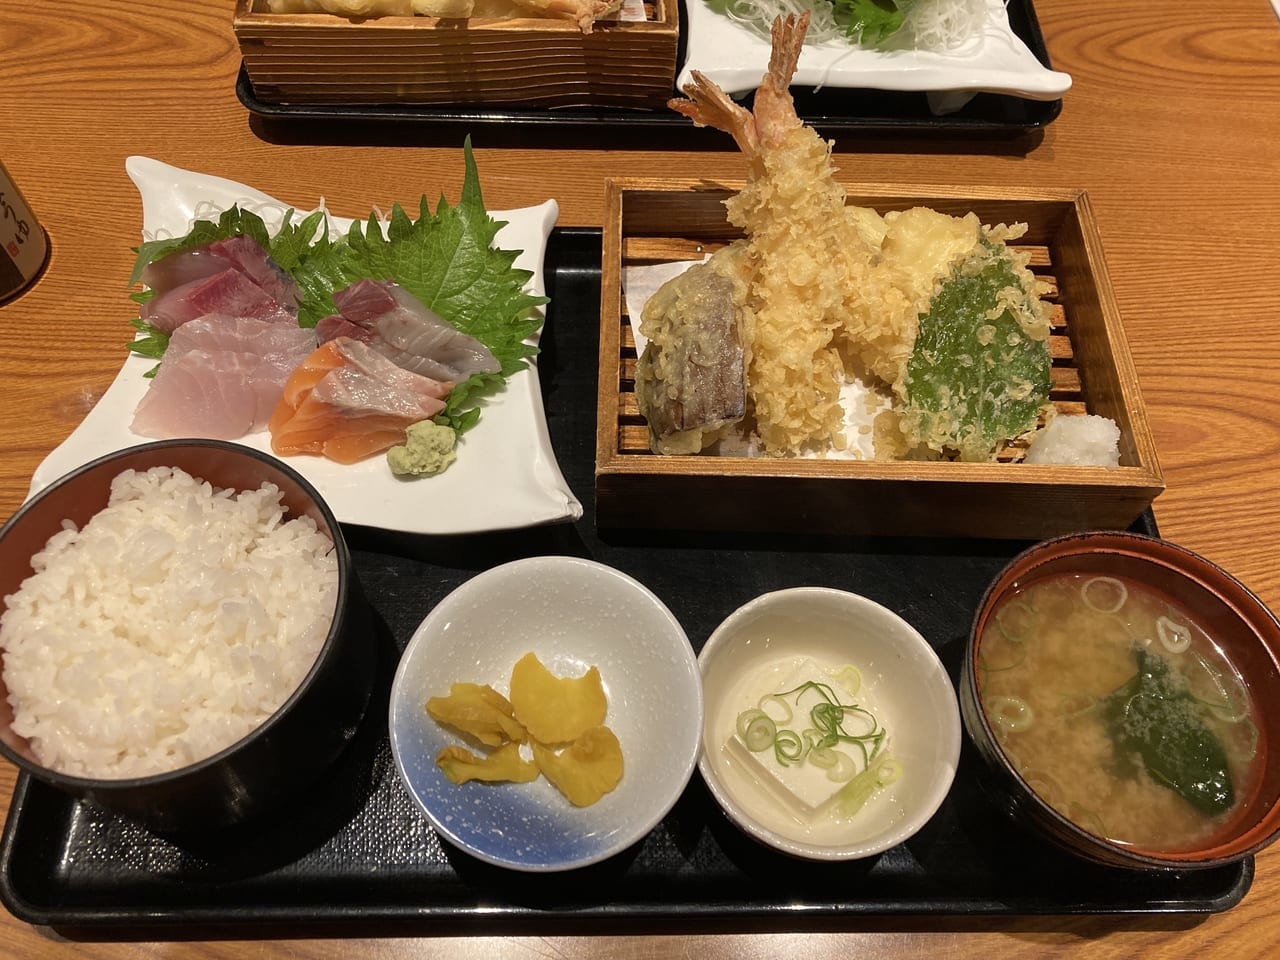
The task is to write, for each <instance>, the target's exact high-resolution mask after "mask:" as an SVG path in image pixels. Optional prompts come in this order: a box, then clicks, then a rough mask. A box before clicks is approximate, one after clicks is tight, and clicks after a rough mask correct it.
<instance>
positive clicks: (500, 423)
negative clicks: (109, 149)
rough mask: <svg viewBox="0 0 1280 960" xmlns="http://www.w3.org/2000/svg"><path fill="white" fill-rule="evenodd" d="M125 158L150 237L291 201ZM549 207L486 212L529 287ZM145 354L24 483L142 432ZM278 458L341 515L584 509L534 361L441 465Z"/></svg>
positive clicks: (433, 521) (467, 519)
mask: <svg viewBox="0 0 1280 960" xmlns="http://www.w3.org/2000/svg"><path fill="white" fill-rule="evenodd" d="M125 169H126V171H127V172H128V174H129V177H130V179H132V180H133V182H134V183H135V184H136V185H137V187H138V191H139V192H140V193H141V195H142V210H143V224H142V229H143V236H144V238H145V239H148V240H150V239H155V238H159V237H170V236H182V235H183V234H185V233H186V232H187V231H188V230H189V229H190V225H191V223H192V221H194V220H197V219H214V218H216V216H217V214H218V213H219V212H220V211H222V210H225V209H227V208H228V207H230V206H232V205H233V204H239V205H240V206H241V207H243V208H246V209H249V210H252V211H254V212H255V213H257V214H258V215H259V216H261V217H262V218H263V220H264V221H265V222H266V224H267V228H268V229H269V230H274V229H276V228H277V227H278V226H279V224H280V221H281V218H282V216H283V214H284V212H285V211H286V210H287V209H289V208H290V207H291V206H296V205H292V204H285V203H281V202H280V201H279V200H276V199H275V198H273V197H269V196H267V195H266V194H264V193H260V192H259V191H257V190H254V189H253V188H251V187H247V186H245V185H244V184H240V183H236V182H234V181H232V180H224V179H222V178H220V177H210V176H206V175H204V174H199V173H193V172H191V171H187V170H180V169H178V168H177V167H171V166H169V165H168V164H165V163H160V162H159V161H156V160H151V159H148V158H146V157H130V158H129V159H128V161H127V162H126V164H125ZM410 200H412V202H413V205H412V207H410V209H411V211H416V199H415V198H410ZM296 208H297V209H298V210H299V214H298V215H297V216H302V215H305V209H304V208H302V207H296ZM387 212H389V211H387ZM558 213H559V208H558V207H557V205H556V202H555V201H554V200H548V201H546V202H545V203H543V204H541V205H539V206H536V207H525V208H523V209H520V210H507V211H493V212H492V216H493V218H494V219H495V220H497V221H500V222H501V221H505V222H506V226H504V227H503V228H502V229H501V230H500V231H499V232H498V235H497V237H496V239H495V241H494V242H495V244H496V245H497V246H499V247H502V248H503V249H508V250H510V249H518V250H521V251H523V252H522V253H521V254H520V256H519V257H517V258H516V261H515V265H516V266H517V267H520V268H523V269H525V270H531V271H533V277H532V278H531V279H530V280H529V283H528V285H527V286H526V290H527V291H528V292H529V293H532V294H534V295H538V296H541V295H542V294H543V293H544V292H545V288H544V286H543V278H542V259H543V255H544V253H545V251H546V245H547V237H548V235H549V234H550V232H551V228H552V226H553V225H554V224H555V221H556V216H557V214H558ZM330 222H331V225H332V227H333V228H334V229H335V230H337V231H341V232H345V231H346V229H347V228H348V227H349V226H350V224H351V221H350V220H348V219H343V218H341V217H331V218H330ZM131 306H132V305H131V304H130V302H129V301H128V300H127V299H125V298H124V297H122V298H121V303H120V332H121V340H122V341H123V340H124V339H125V335H126V334H127V332H128V330H129V327H128V326H127V322H128V319H129V317H130V316H136V314H134V313H131ZM534 340H535V342H536V336H535V338H534ZM122 348H123V343H122ZM535 359H536V358H535ZM153 366H155V361H154V360H149V359H146V358H144V357H137V356H134V355H132V354H131V355H130V356H129V358H128V359H127V360H125V363H124V366H123V367H122V368H121V370H120V373H119V374H118V375H117V376H116V379H115V380H114V381H113V382H112V384H111V386H110V387H109V388H108V389H107V392H106V393H105V394H103V396H102V399H101V400H99V401H98V404H97V406H95V407H94V408H93V409H92V410H91V411H90V412H89V414H88V416H86V417H85V419H84V421H83V422H82V423H81V424H80V426H78V427H77V428H76V429H75V431H74V432H73V433H72V434H71V436H70V437H68V438H67V439H66V440H65V441H64V442H63V443H62V444H61V445H60V446H59V447H58V448H57V449H55V450H54V451H53V452H52V453H50V454H49V456H48V457H47V458H46V459H45V460H44V462H43V463H41V464H40V466H39V467H38V468H36V472H35V474H34V476H33V477H32V479H31V491H30V492H31V493H32V494H34V493H36V492H37V491H39V490H41V489H42V488H44V487H45V486H47V485H49V484H50V483H52V482H53V481H55V480H57V479H58V478H59V477H61V476H62V475H63V474H65V473H67V472H68V471H70V470H73V469H74V468H76V467H78V466H80V465H81V464H84V463H87V462H89V461H90V460H93V459H95V458H97V457H99V456H101V455H103V454H105V453H110V452H112V451H114V450H119V449H122V448H124V447H130V446H134V445H136V444H139V443H145V442H148V441H149V440H150V439H151V438H148V437H141V436H138V435H137V434H135V433H133V432H132V431H131V430H130V429H129V424H130V423H131V422H132V420H133V411H134V408H135V407H136V406H137V405H138V401H139V400H140V399H141V398H142V396H143V394H144V393H145V392H146V390H147V386H148V384H149V383H150V381H149V380H147V379H146V378H145V377H144V376H143V375H144V374H145V373H146V372H147V371H148V370H149V369H151V368H152V367H153ZM239 442H240V443H243V444H245V445H246V446H250V447H254V448H255V449H258V450H262V451H265V452H266V453H270V452H271V439H270V437H269V436H268V435H267V434H266V433H265V432H264V433H256V434H250V435H248V436H246V437H243V438H241V440H240V441H239ZM286 462H288V463H289V465H290V466H292V467H293V468H294V469H296V470H298V471H299V472H300V473H302V474H303V475H304V476H305V477H306V478H307V479H308V480H310V481H311V483H313V484H314V485H315V486H316V488H317V489H318V490H319V491H320V494H321V495H322V496H323V497H324V498H325V500H326V501H327V502H328V504H329V506H330V507H331V508H332V510H333V512H334V514H335V515H336V516H337V518H338V520H339V521H341V522H342V523H353V524H362V525H365V526H371V527H381V528H383V529H387V530H402V531H405V532H409V533H429V534H452V533H470V532H477V531H483V530H501V529H510V528H515V527H526V526H533V525H535V524H542V523H550V522H554V521H560V520H576V519H578V518H579V517H581V516H582V504H581V503H579V502H578V500H577V498H576V497H574V495H573V492H572V491H571V490H570V489H569V486H568V484H566V483H565V481H564V477H563V476H562V475H561V473H560V467H559V465H558V464H557V463H556V458H555V454H554V453H553V452H552V449H551V442H550V438H549V437H548V435H547V423H546V417H545V415H544V413H543V409H542V393H541V390H540V388H539V385H538V371H537V368H536V367H534V366H530V367H529V368H528V369H526V370H523V371H521V372H520V373H517V374H516V375H515V376H513V377H512V378H511V379H510V380H509V381H508V383H507V386H506V389H505V390H503V391H502V392H501V393H499V394H497V395H496V396H495V397H493V398H492V399H491V400H489V401H488V402H487V403H486V405H485V407H484V410H483V413H482V415H481V418H480V422H479V423H478V424H477V425H476V426H475V427H473V428H472V429H471V430H470V431H469V432H468V433H466V434H464V435H463V436H462V438H461V441H460V443H459V448H458V459H457V460H456V461H455V462H454V463H453V464H452V465H451V466H450V467H449V468H448V469H447V470H445V471H444V473H442V474H440V475H438V476H434V477H424V478H421V479H417V480H408V481H405V480H398V479H396V477H395V476H394V475H393V474H392V473H391V469H390V468H389V467H388V466H387V462H386V458H385V457H381V456H378V457H372V458H370V459H368V460H365V461H363V462H361V463H356V464H351V465H348V466H344V465H342V464H338V463H334V462H332V461H330V460H325V459H323V458H321V457H318V456H296V457H288V458H287V461H286Z"/></svg>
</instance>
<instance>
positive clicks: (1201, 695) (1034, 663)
mask: <svg viewBox="0 0 1280 960" xmlns="http://www.w3.org/2000/svg"><path fill="white" fill-rule="evenodd" d="M977 671H978V677H977V679H978V690H979V697H980V699H981V702H982V707H983V710H984V711H985V713H986V714H987V717H988V719H989V720H990V722H991V725H992V728H993V729H994V731H995V734H996V738H997V740H998V741H999V743H1000V746H1001V748H1002V749H1003V750H1004V752H1005V754H1006V756H1007V757H1008V758H1009V760H1010V762H1011V763H1012V764H1013V766H1014V767H1015V769H1017V771H1018V772H1019V774H1020V775H1021V776H1022V778H1023V779H1024V780H1025V781H1026V782H1027V784H1028V785H1029V786H1030V787H1031V788H1032V789H1033V790H1035V791H1036V793H1037V794H1038V795H1039V796H1040V797H1041V799H1043V800H1044V801H1045V802H1046V803H1048V804H1050V805H1051V806H1052V807H1054V809H1056V810H1057V811H1058V812H1060V813H1061V814H1062V815H1063V816H1065V817H1067V818H1068V819H1070V820H1071V821H1073V822H1074V823H1076V824H1077V825H1079V826H1080V827H1082V828H1084V829H1086V830H1088V831H1090V832H1091V833H1095V834H1097V835H1099V836H1101V837H1104V838H1106V839H1108V840H1111V841H1113V842H1115V843H1120V844H1126V845H1132V846H1137V847H1142V848H1145V849H1151V850H1160V851H1165V852H1177V851H1180V850H1186V849H1190V848H1192V847H1195V846H1197V845H1198V844H1200V843H1201V842H1203V841H1204V840H1205V839H1206V838H1208V837H1211V836H1213V834H1215V833H1216V832H1217V831H1218V830H1219V829H1220V828H1221V827H1222V826H1223V825H1224V823H1225V822H1226V821H1227V820H1228V819H1229V818H1230V816H1231V814H1232V811H1233V810H1234V809H1235V806H1236V802H1237V800H1238V798H1240V797H1244V796H1247V795H1248V788H1249V787H1250V786H1251V784H1252V781H1253V780H1254V779H1255V778H1256V777H1257V775H1258V771H1257V769H1256V767H1257V764H1256V762H1255V758H1256V753H1257V736H1258V734H1257V725H1256V723H1255V719H1254V709H1255V707H1254V704H1253V703H1252V702H1251V699H1250V696H1249V693H1248V690H1247V688H1246V687H1245V685H1244V683H1243V681H1242V680H1241V678H1240V675H1239V673H1238V671H1237V670H1236V669H1235V668H1234V666H1233V665H1232V664H1231V663H1230V662H1229V661H1228V660H1227V659H1226V657H1225V656H1224V655H1223V653H1222V651H1221V650H1220V649H1219V648H1218V646H1217V645H1216V644H1215V643H1214V642H1213V638H1212V637H1210V636H1208V635H1207V634H1206V633H1205V632H1204V630H1203V629H1201V627H1200V626H1199V625H1198V624H1196V623H1195V621H1194V620H1193V619H1192V618H1191V617H1190V616H1189V615H1188V614H1187V613H1186V612H1185V611H1184V610H1183V609H1182V608H1180V607H1179V606H1178V605H1177V604H1175V603H1174V602H1173V601H1172V600H1171V599H1170V598H1168V597H1166V596H1164V595H1162V594H1160V593H1158V592H1156V591H1154V590H1152V589H1151V588H1150V587H1147V586H1145V585H1143V584H1140V583H1137V582H1135V581H1132V580H1128V579H1123V578H1116V577H1095V576H1082V575H1078V574H1062V575H1053V576H1047V577H1044V578H1041V579H1038V580H1034V581H1031V582H1029V583H1028V584H1026V585H1024V586H1022V587H1020V588H1019V589H1018V590H1017V591H1016V592H1015V593H1014V594H1012V595H1011V596H1009V597H1008V598H1006V599H1005V600H1004V601H1003V602H1002V603H1001V605H1000V607H999V608H998V609H997V610H996V611H995V615H994V616H993V617H992V618H991V619H990V621H989V622H988V625H987V628H986V631H985V632H984V634H983V636H982V638H981V643H980V645H979V649H978V659H977Z"/></svg>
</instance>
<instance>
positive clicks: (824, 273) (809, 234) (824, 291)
mask: <svg viewBox="0 0 1280 960" xmlns="http://www.w3.org/2000/svg"><path fill="white" fill-rule="evenodd" d="M808 25H809V14H808V13H804V14H802V15H801V16H800V17H799V19H797V18H796V17H795V16H789V17H787V18H786V19H785V20H783V19H782V18H781V17H779V18H778V19H777V20H776V21H774V24H773V50H772V54H771V56H770V59H769V69H768V72H767V73H766V74H765V76H764V79H763V80H762V82H761V84H760V86H759V88H758V89H757V91H756V96H755V104H754V113H752V112H749V111H747V110H746V109H745V108H743V107H741V106H739V105H738V104H736V103H734V102H733V101H732V100H731V99H730V98H729V96H728V95H727V94H726V93H725V92H724V91H723V90H721V89H720V88H719V87H718V86H716V85H715V84H714V83H712V82H711V81H709V80H708V79H707V78H706V77H705V76H703V75H702V74H700V73H698V72H696V71H695V72H694V74H693V82H692V83H690V84H689V85H688V86H686V87H685V93H686V95H687V96H688V97H689V98H690V99H688V100H672V101H670V104H669V105H670V106H671V108H672V109H674V110H676V111H678V112H679V113H682V114H684V115H685V116H688V117H690V118H691V119H692V120H693V121H694V123H696V124H698V125H699V126H713V127H716V128H717V129H720V130H723V131H725V132H726V133H729V134H730V135H731V136H732V137H733V138H734V140H735V141H736V142H737V144H738V146H739V147H740V148H741V150H742V152H743V153H744V154H745V155H746V157H747V159H748V160H749V161H750V164H751V166H750V173H749V176H748V180H747V183H746V186H745V187H744V188H743V189H742V191H741V192H740V193H739V194H738V195H737V196H735V197H732V198H730V199H729V200H727V201H726V202H725V206H726V208H727V210H728V215H729V221H730V222H731V223H733V224H734V225H735V226H737V227H739V228H740V229H742V231H743V232H744V234H745V235H746V237H747V241H746V242H747V253H748V256H747V257H746V262H747V263H748V264H749V265H750V266H749V269H750V271H751V275H750V288H749V289H750V292H749V298H750V305H751V307H752V309H753V310H754V311H755V327H754V332H753V336H752V341H751V344H750V345H749V360H748V373H747V380H748V389H749V394H750V398H751V401H752V404H753V406H754V413H755V419H756V429H757V433H758V434H759V436H760V439H761V441H762V442H763V445H764V449H765V451H766V452H767V453H769V454H772V455H774V456H786V455H796V454H800V453H803V452H805V451H818V452H821V451H825V450H829V449H831V448H832V447H836V448H840V447H843V446H844V442H845V440H844V434H843V431H842V421H843V416H844V412H843V410H842V409H841V406H840V402H839V390H840V386H841V383H842V381H843V380H844V361H843V359H842V357H841V354H840V351H839V350H838V349H837V346H836V342H837V338H838V337H839V336H841V335H843V331H844V330H845V328H846V326H850V325H853V324H856V323H857V321H855V320H854V319H853V318H852V317H851V316H850V307H849V305H847V304H846V300H847V299H848V298H849V297H850V291H856V290H857V289H858V286H859V284H860V282H861V281H862V280H863V279H865V275H866V274H867V272H868V271H869V270H870V269H871V267H870V264H871V262H872V260H873V258H874V255H875V251H874V250H873V249H872V248H871V247H870V245H869V244H868V243H867V241H866V240H864V239H863V237H862V235H861V234H860V233H859V232H858V230H857V228H856V225H855V223H854V221H853V220H852V219H850V218H849V217H847V216H846V214H845V191H844V188H843V187H841V186H840V185H839V184H838V183H836V181H835V167H834V165H833V164H832V162H831V144H830V143H827V142H825V141H823V140H822V139H821V138H820V137H819V136H818V135H817V133H816V132H815V131H814V130H813V129H811V128H809V127H806V126H805V125H804V124H803V123H802V122H801V120H800V118H799V116H797V114H796V110H795V104H794V102H793V101H792V99H791V93H790V91H789V89H788V86H789V84H790V82H791V78H792V76H793V75H794V74H795V69H796V65H797V63H798V61H799V57H800V49H801V45H802V44H803V42H804V35H805V31H806V30H807V29H808Z"/></svg>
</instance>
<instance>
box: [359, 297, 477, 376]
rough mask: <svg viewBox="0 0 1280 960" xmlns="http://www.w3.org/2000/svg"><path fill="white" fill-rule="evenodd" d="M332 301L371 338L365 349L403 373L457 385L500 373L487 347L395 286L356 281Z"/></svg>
mask: <svg viewBox="0 0 1280 960" xmlns="http://www.w3.org/2000/svg"><path fill="white" fill-rule="evenodd" d="M334 302H335V303H336V304H337V306H338V309H339V311H341V313H342V316H343V317H344V318H345V319H346V320H348V321H349V322H351V323H353V324H355V325H357V326H359V327H363V328H364V329H366V330H369V331H371V332H372V333H373V334H374V336H373V338H372V339H371V340H369V345H370V346H371V347H373V348H374V349H375V350H377V351H378V352H379V353H381V354H382V355H383V356H385V357H386V358H387V359H388V360H391V361H392V362H393V363H395V364H397V365H398V366H401V367H404V368H405V369H406V370H412V371H413V372H414V373H419V374H421V375H422V376H424V377H430V378H431V379H433V380H452V381H454V382H455V383H459V382H461V381H463V380H466V379H467V378H468V377H470V376H471V375H472V374H475V373H497V372H498V370H499V369H501V364H500V363H499V362H498V359H497V358H496V357H495V356H494V355H493V353H492V351H490V350H489V348H488V347H486V346H485V345H484V344H483V343H481V342H480V341H479V340H477V339H476V338H475V337H472V336H469V335H468V334H465V333H463V332H462V331H461V330H459V329H458V328H457V327H455V326H453V324H451V323H449V322H448V321H447V320H445V319H443V318H442V317H440V316H439V315H438V314H436V313H435V312H434V311H432V310H430V309H429V308H427V307H426V306H425V305H424V304H423V303H422V301H420V300H419V299H418V298H417V297H415V296H414V295H413V294H411V293H410V292H409V291H408V290H406V289H405V288H404V287H402V286H400V285H399V284H396V283H392V282H391V281H383V282H380V281H376V280H359V281H357V282H356V283H354V284H352V285H351V286H350V287H348V288H347V289H346V290H343V291H341V292H339V293H338V294H335V295H334Z"/></svg>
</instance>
